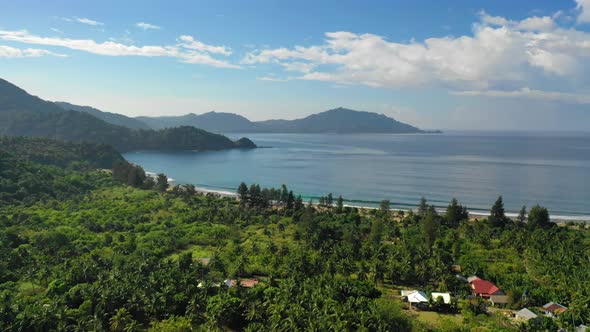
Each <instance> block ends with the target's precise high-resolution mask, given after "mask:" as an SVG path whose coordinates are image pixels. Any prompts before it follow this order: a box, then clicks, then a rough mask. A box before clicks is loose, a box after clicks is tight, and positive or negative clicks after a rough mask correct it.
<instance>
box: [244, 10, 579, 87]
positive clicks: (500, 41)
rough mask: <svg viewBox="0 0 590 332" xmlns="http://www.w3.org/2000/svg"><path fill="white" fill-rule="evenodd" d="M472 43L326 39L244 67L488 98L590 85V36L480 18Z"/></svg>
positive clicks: (549, 24) (268, 53)
mask: <svg viewBox="0 0 590 332" xmlns="http://www.w3.org/2000/svg"><path fill="white" fill-rule="evenodd" d="M479 18H480V20H479V21H478V22H476V23H475V24H474V25H473V32H472V34H471V35H463V36H456V37H455V36H447V37H433V38H427V39H425V40H424V41H422V42H419V41H414V40H412V41H410V42H405V43H400V42H393V41H389V40H387V39H386V38H385V37H382V36H378V35H374V34H369V33H365V34H357V33H352V32H348V31H338V32H328V33H326V34H325V41H324V43H322V44H318V45H312V46H307V47H304V46H294V47H291V48H286V47H282V48H275V49H263V50H255V51H252V52H249V53H248V54H247V55H246V56H245V57H244V58H243V59H242V63H243V64H250V65H253V64H268V65H273V64H278V65H280V66H281V67H283V70H285V71H298V72H301V73H302V75H300V76H299V77H296V78H297V79H302V80H316V81H327V82H333V83H337V84H361V85H366V86H370V87H385V88H404V87H412V86H425V85H429V86H438V87H446V88H453V89H459V90H469V89H475V90H486V89H495V88H496V89H497V88H500V89H501V88H502V87H506V86H511V87H526V86H532V87H535V85H534V84H531V82H535V81H536V82H537V83H539V84H541V83H547V84H552V82H553V81H556V80H561V81H571V82H573V81H575V82H576V84H577V86H578V87H580V88H585V87H587V86H588V85H590V80H589V78H587V77H585V76H584V70H580V69H581V68H586V67H587V64H588V62H589V61H590V33H588V32H585V31H581V30H575V29H571V28H568V29H565V28H561V27H559V26H558V25H557V23H556V22H555V21H554V20H553V18H551V17H548V16H546V17H530V18H526V19H524V20H522V21H511V20H508V19H506V18H503V17H494V16H490V15H488V14H486V13H485V12H481V13H480V14H479Z"/></svg>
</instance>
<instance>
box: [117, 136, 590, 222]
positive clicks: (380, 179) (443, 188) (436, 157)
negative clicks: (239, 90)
mask: <svg viewBox="0 0 590 332" xmlns="http://www.w3.org/2000/svg"><path fill="white" fill-rule="evenodd" d="M227 136H228V137H230V138H232V139H237V138H240V137H243V136H246V137H248V138H250V139H252V140H253V141H254V142H255V143H256V144H257V145H258V146H259V147H260V148H258V149H253V150H225V151H188V152H154V151H138V152H131V153H127V154H125V155H124V157H125V158H127V160H129V161H130V162H133V163H136V164H139V165H141V166H142V167H143V168H144V169H145V170H146V171H150V172H158V173H160V172H162V173H165V174H167V175H168V176H169V177H171V178H174V179H175V181H176V182H177V183H181V184H182V183H191V184H194V185H195V186H197V187H201V188H205V189H208V190H212V191H218V192H235V191H236V188H237V187H238V185H239V184H240V183H241V182H245V183H247V184H252V183H257V184H260V185H261V186H263V187H279V186H280V185H282V184H286V185H287V186H288V188H289V189H290V190H293V192H294V193H295V194H301V195H302V196H303V197H304V199H305V200H306V201H309V200H314V201H316V202H317V201H318V199H319V197H320V196H324V195H326V194H328V193H332V194H333V196H334V197H338V196H340V195H341V196H342V197H343V198H344V202H345V204H348V205H351V206H362V207H376V206H378V205H379V203H380V202H381V201H382V200H386V199H387V200H389V201H390V202H391V206H392V208H397V209H404V210H408V209H414V208H415V207H416V205H417V204H418V202H419V201H420V198H421V197H425V198H426V199H427V200H428V202H429V204H432V205H434V206H435V207H437V208H438V209H440V210H444V208H445V207H446V206H447V205H448V203H449V201H450V200H451V199H452V198H456V199H457V200H459V202H460V203H461V204H463V205H466V206H467V207H468V209H469V211H470V213H473V214H482V215H484V214H486V212H488V211H489V209H490V207H491V206H492V204H493V203H494V201H495V200H496V199H497V198H498V196H500V195H502V197H503V200H504V204H505V208H506V211H508V212H509V213H512V214H516V213H517V212H518V211H519V210H520V208H521V207H522V206H526V207H527V209H528V208H530V207H532V206H533V205H535V204H540V205H542V206H545V207H546V208H548V209H549V212H550V214H551V217H552V218H553V219H554V220H580V221H589V220H590V133H560V132H480V131H477V132H476V131H448V132H444V133H442V134H243V135H240V134H228V135H227Z"/></svg>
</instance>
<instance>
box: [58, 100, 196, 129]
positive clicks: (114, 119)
mask: <svg viewBox="0 0 590 332" xmlns="http://www.w3.org/2000/svg"><path fill="white" fill-rule="evenodd" d="M55 104H56V105H57V106H59V107H61V108H63V109H64V110H72V111H78V112H85V113H88V114H90V115H92V116H94V117H96V118H99V119H101V120H103V121H105V122H107V123H110V124H114V125H117V126H123V127H127V128H131V129H151V127H150V126H148V125H147V124H145V123H143V122H141V121H140V120H138V119H135V118H130V117H127V116H125V115H122V114H117V113H110V112H103V111H101V110H98V109H96V108H94V107H90V106H79V105H74V104H70V103H66V102H63V101H56V102H55ZM197 128H200V127H197Z"/></svg>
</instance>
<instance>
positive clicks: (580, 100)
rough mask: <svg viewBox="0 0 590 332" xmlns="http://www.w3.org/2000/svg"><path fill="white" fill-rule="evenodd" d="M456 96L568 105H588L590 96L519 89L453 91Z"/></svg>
mask: <svg viewBox="0 0 590 332" xmlns="http://www.w3.org/2000/svg"><path fill="white" fill-rule="evenodd" d="M451 93H452V94H453V95H456V96H468V97H474V96H485V97H499V98H520V99H534V100H542V101H554V102H563V103H568V104H590V96H589V95H582V94H574V93H565V92H555V91H541V90H532V89H529V88H521V89H519V90H512V91H501V90H483V91H478V90H471V91H453V92H451Z"/></svg>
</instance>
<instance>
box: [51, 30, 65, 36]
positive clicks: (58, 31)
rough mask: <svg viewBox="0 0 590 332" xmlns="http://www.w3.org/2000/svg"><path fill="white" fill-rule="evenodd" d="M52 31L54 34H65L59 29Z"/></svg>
mask: <svg viewBox="0 0 590 332" xmlns="http://www.w3.org/2000/svg"><path fill="white" fill-rule="evenodd" d="M51 31H53V32H55V33H59V34H60V35H61V34H63V33H64V32H63V31H61V30H60V29H58V28H51Z"/></svg>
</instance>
